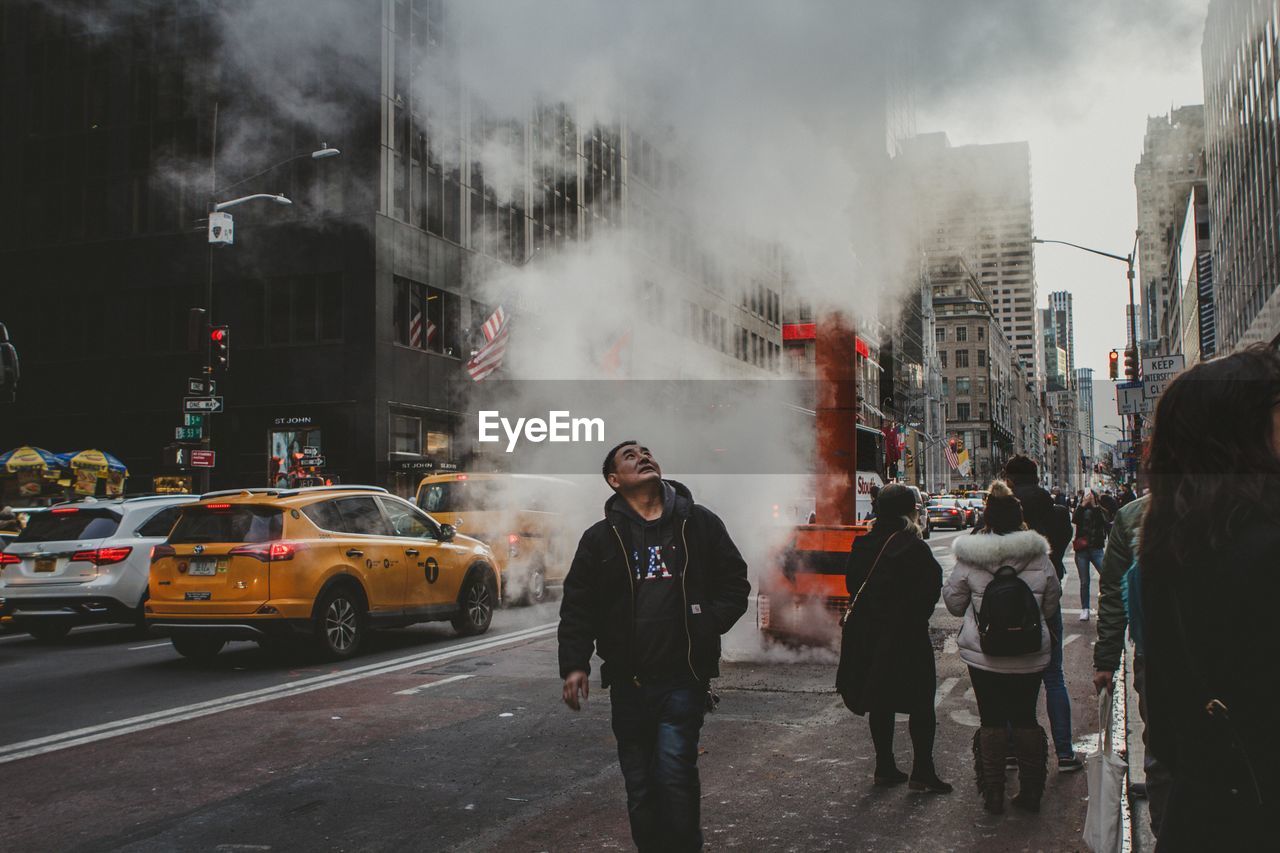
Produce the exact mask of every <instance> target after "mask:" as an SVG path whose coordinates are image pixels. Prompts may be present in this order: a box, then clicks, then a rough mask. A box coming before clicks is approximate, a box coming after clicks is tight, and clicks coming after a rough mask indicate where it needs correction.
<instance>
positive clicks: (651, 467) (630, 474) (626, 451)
mask: <svg viewBox="0 0 1280 853" xmlns="http://www.w3.org/2000/svg"><path fill="white" fill-rule="evenodd" d="M661 480H662V468H660V467H659V466H658V460H656V459H654V458H653V454H652V453H650V452H649V448H647V447H642V446H640V445H639V444H628V445H626V446H625V447H620V448H618V451H617V453H615V454H614V455H613V473H611V474H610V475H609V485H610V486H611V487H612V488H613V489H614V490H615V491H621V490H630V489H634V488H636V487H637V486H640V485H643V484H645V483H656V482H659V481H661Z"/></svg>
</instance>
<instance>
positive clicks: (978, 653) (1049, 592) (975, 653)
mask: <svg viewBox="0 0 1280 853" xmlns="http://www.w3.org/2000/svg"><path fill="white" fill-rule="evenodd" d="M952 548H953V550H954V551H955V555H956V565H955V568H954V569H952V570H951V577H949V578H948V579H947V585H946V587H945V588H944V589H943V590H942V600H943V601H945V602H946V604H947V610H949V611H950V612H951V614H952V615H953V616H963V617H964V625H963V626H962V627H961V628H960V636H959V637H958V638H957V639H956V645H957V646H959V648H960V659H961V660H963V661H964V662H965V663H966V664H968V665H969V666H972V667H974V668H976V669H985V670H987V671H989V672H1003V673H1030V672H1040V671H1041V670H1043V669H1044V668H1045V667H1047V666H1048V665H1049V650H1050V638H1049V627H1048V624H1049V623H1048V618H1049V617H1050V616H1052V615H1053V614H1054V613H1055V612H1057V610H1058V607H1059V601H1060V600H1061V598H1062V585H1061V584H1060V583H1059V582H1058V573H1057V572H1056V571H1055V570H1054V568H1053V563H1052V562H1051V561H1050V560H1049V543H1048V542H1046V541H1045V539H1044V537H1043V536H1041V535H1040V534H1039V533H1036V532H1035V531H1034V530H1020V531H1017V532H1015V533H1006V534H1004V535H999V534H995V533H984V534H979V535H977V536H961V537H959V538H958V539H956V540H955V544H954V545H953V546H952ZM1002 566H1012V567H1013V569H1014V570H1015V571H1016V572H1017V573H1018V577H1019V578H1021V579H1022V580H1023V581H1024V582H1025V583H1026V585H1027V586H1028V587H1030V588H1031V593H1032V594H1033V595H1034V596H1035V598H1036V604H1038V605H1040V612H1041V614H1042V615H1043V617H1044V618H1043V619H1041V620H1040V648H1039V649H1038V650H1037V651H1035V652H1032V653H1030V654H1026V655H1015V656H1010V657H991V656H988V655H986V654H984V653H983V651H982V643H981V640H980V639H979V637H978V619H977V614H978V611H979V610H981V609H982V596H983V593H984V592H985V591H986V588H987V584H989V583H991V581H992V580H994V579H995V575H996V570H997V569H999V568H1001V567H1002Z"/></svg>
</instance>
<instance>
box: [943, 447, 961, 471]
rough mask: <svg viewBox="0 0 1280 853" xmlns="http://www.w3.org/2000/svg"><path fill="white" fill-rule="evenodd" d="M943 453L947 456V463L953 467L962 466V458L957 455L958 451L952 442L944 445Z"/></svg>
mask: <svg viewBox="0 0 1280 853" xmlns="http://www.w3.org/2000/svg"><path fill="white" fill-rule="evenodd" d="M942 455H943V456H945V457H947V464H948V465H950V466H951V467H952V468H959V467H960V459H959V458H958V457H957V456H956V452H955V450H954V449H952V447H951V444H950V442H948V443H947V444H944V445H942Z"/></svg>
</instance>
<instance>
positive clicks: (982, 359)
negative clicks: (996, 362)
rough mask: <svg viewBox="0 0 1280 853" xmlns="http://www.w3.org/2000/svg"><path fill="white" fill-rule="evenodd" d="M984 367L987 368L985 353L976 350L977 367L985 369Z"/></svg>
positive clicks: (984, 351)
mask: <svg viewBox="0 0 1280 853" xmlns="http://www.w3.org/2000/svg"><path fill="white" fill-rule="evenodd" d="M986 366H987V351H986V350H978V367H986Z"/></svg>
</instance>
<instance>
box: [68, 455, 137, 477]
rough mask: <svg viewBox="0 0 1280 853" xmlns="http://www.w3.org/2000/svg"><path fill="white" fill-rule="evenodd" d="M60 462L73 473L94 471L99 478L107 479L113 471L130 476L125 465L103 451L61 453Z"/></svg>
mask: <svg viewBox="0 0 1280 853" xmlns="http://www.w3.org/2000/svg"><path fill="white" fill-rule="evenodd" d="M57 459H58V462H59V463H60V464H61V465H62V467H63V468H67V469H69V470H71V471H92V472H93V473H94V474H95V475H97V476H98V477H106V476H107V474H108V473H109V472H111V471H118V472H119V473H121V474H128V473H129V469H128V468H126V467H124V463H123V462H121V461H120V460H119V459H117V458H115V457H114V456H112V455H111V454H110V453H103V452H102V451H101V450H81V451H79V452H77V453H59V454H58V456H57Z"/></svg>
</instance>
